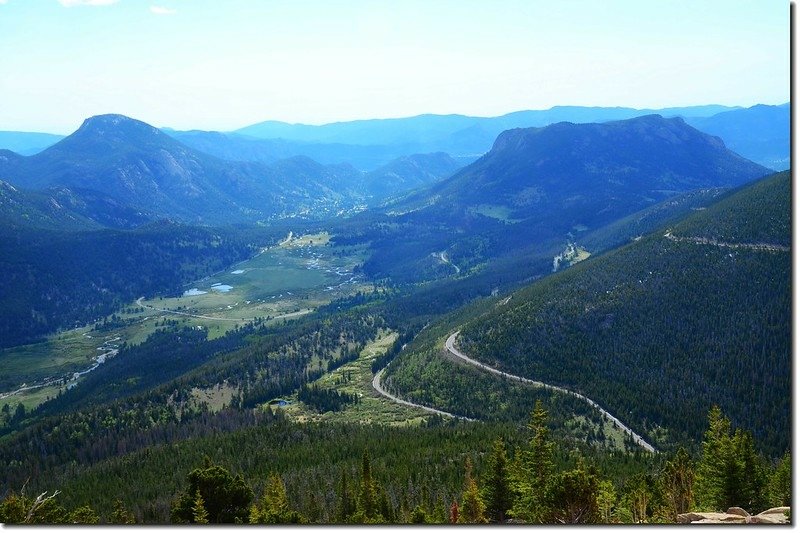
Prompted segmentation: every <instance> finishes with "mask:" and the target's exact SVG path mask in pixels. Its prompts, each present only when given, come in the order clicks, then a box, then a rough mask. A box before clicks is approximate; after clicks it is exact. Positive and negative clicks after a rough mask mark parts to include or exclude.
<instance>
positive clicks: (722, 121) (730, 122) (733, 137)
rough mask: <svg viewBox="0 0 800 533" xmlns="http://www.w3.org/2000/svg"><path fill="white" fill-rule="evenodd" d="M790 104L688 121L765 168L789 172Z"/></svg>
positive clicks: (734, 111) (752, 108) (741, 110)
mask: <svg viewBox="0 0 800 533" xmlns="http://www.w3.org/2000/svg"><path fill="white" fill-rule="evenodd" d="M790 118H791V108H790V107H789V104H783V105H779V106H773V105H755V106H753V107H749V108H747V109H736V110H732V111H726V112H723V113H718V114H716V115H713V116H710V117H693V118H688V119H687V120H686V121H687V122H688V123H689V124H691V125H692V126H694V127H695V128H697V129H699V130H701V131H704V132H706V133H709V134H711V135H716V136H718V137H721V138H723V139H724V140H725V144H726V146H728V148H730V149H731V150H733V151H734V152H736V153H738V154H741V155H743V156H744V157H746V158H748V159H751V160H753V161H755V162H757V163H759V164H761V165H764V166H765V167H769V168H772V169H775V170H785V169H787V168H789V163H790V162H789V147H790V146H789V145H790V138H789V134H790V130H791V125H790Z"/></svg>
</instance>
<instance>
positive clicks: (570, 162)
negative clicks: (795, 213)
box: [347, 115, 769, 279]
mask: <svg viewBox="0 0 800 533" xmlns="http://www.w3.org/2000/svg"><path fill="white" fill-rule="evenodd" d="M768 173H769V170H768V169H766V168H764V167H761V166H759V165H757V164H755V163H753V162H751V161H748V160H746V159H744V158H742V157H740V156H738V155H737V154H734V153H733V152H731V151H730V150H727V149H726V148H725V146H724V144H723V143H722V141H720V140H719V139H718V138H715V137H711V136H709V135H706V134H703V133H701V132H699V131H697V130H696V129H694V128H692V127H691V126H689V125H687V124H686V123H685V122H683V120H681V119H678V118H676V119H665V118H662V117H660V116H657V115H651V116H646V117H638V118H634V119H630V120H624V121H617V122H609V123H604V124H571V123H559V124H554V125H552V126H547V127H545V128H529V129H519V130H509V131H506V132H504V133H502V134H501V135H500V136H499V137H498V138H497V140H496V142H495V144H494V147H493V148H492V150H491V151H490V152H489V153H487V154H486V155H485V156H483V157H482V158H481V159H479V160H478V161H476V162H475V163H473V164H471V165H469V166H467V167H465V168H463V169H461V170H460V171H458V172H457V173H456V174H454V175H453V176H451V177H450V178H446V179H444V180H442V181H440V182H437V183H436V184H435V185H433V186H432V187H430V188H428V189H424V190H421V191H418V192H416V193H414V194H412V195H410V196H408V197H407V198H405V199H403V200H400V201H398V202H396V203H393V204H390V205H388V206H387V207H386V208H385V209H384V212H385V213H386V215H387V217H386V219H385V220H379V221H376V222H375V223H374V224H373V227H372V229H364V228H359V229H358V231H352V233H351V234H350V235H347V237H348V238H358V236H361V238H363V240H370V241H371V242H372V246H373V249H374V250H375V253H374V254H373V255H372V257H371V258H370V259H369V260H368V261H367V262H366V263H365V265H364V266H365V272H367V273H368V274H371V275H373V276H375V277H381V276H393V277H395V278H398V279H400V277H402V276H403V274H404V273H415V274H418V275H422V274H423V273H426V272H429V273H430V275H431V276H438V275H441V273H442V272H449V273H450V274H453V273H454V271H455V269H454V268H452V267H450V266H448V265H439V267H437V268H436V269H434V268H432V267H433V266H435V264H436V261H435V260H434V259H432V257H434V258H435V256H437V255H438V254H440V253H442V252H445V253H446V256H447V257H449V260H450V261H451V262H452V263H453V264H455V265H456V266H458V267H459V270H460V271H464V272H466V271H468V270H469V269H471V268H474V267H479V266H480V265H481V264H484V263H485V262H486V261H489V260H493V259H495V258H497V257H500V256H502V255H504V254H511V253H513V254H519V253H526V254H528V255H531V254H548V253H550V249H551V248H552V247H553V246H555V245H558V246H560V247H561V248H563V243H564V240H566V239H568V238H570V237H569V236H570V234H574V233H576V232H582V231H587V230H589V231H591V230H595V229H597V228H600V227H603V226H605V225H607V224H609V223H611V222H613V221H615V220H618V219H620V218H622V217H625V216H627V215H630V214H632V213H635V212H637V211H639V210H641V209H644V208H647V207H649V206H652V205H655V204H657V203H658V202H659V201H662V200H664V199H667V198H669V197H672V196H674V195H677V194H680V193H683V192H687V191H690V190H694V189H699V188H710V187H731V186H737V185H740V184H742V183H745V182H747V181H750V180H753V179H755V178H758V177H761V176H764V175H766V174H768ZM391 228H396V230H395V231H394V232H392V231H391ZM556 253H558V252H556ZM552 255H553V254H551V255H550V257H551V260H552ZM440 257H441V256H440ZM426 265H429V266H426ZM406 275H407V274H406Z"/></svg>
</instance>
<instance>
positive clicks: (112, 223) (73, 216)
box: [0, 181, 150, 230]
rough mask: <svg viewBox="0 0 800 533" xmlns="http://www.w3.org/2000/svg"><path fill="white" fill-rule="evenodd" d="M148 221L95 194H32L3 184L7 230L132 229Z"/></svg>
mask: <svg viewBox="0 0 800 533" xmlns="http://www.w3.org/2000/svg"><path fill="white" fill-rule="evenodd" d="M148 220H150V218H149V217H148V216H147V214H145V213H142V212H140V211H137V210H135V209H133V208H131V207H129V206H127V205H125V204H122V203H121V202H119V201H117V200H115V199H113V198H111V197H109V196H105V195H103V194H101V193H98V192H95V191H90V190H85V189H84V190H72V189H68V188H64V187H62V188H53V189H46V190H43V191H37V192H31V191H23V190H20V189H17V188H16V187H14V186H13V185H11V184H10V183H6V182H4V181H0V221H2V223H3V226H4V227H5V228H6V229H31V228H40V229H59V230H88V229H100V228H103V227H109V228H118V229H131V228H134V227H136V226H139V225H141V224H144V223H145V222H147V221H148Z"/></svg>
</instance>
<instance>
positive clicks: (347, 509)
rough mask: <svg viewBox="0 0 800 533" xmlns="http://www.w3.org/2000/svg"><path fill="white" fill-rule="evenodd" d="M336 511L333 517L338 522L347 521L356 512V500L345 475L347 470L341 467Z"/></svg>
mask: <svg viewBox="0 0 800 533" xmlns="http://www.w3.org/2000/svg"><path fill="white" fill-rule="evenodd" d="M337 492H338V494H337V495H336V496H337V503H336V513H335V515H334V519H335V521H336V522H337V523H339V524H344V523H347V522H348V521H349V520H350V517H351V516H352V515H353V513H355V512H356V501H355V498H354V496H353V493H352V491H351V490H350V481H349V479H348V476H347V470H346V469H345V468H344V467H343V468H342V476H341V478H340V479H339V489H338V491H337Z"/></svg>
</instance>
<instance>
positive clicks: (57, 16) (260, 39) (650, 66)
mask: <svg viewBox="0 0 800 533" xmlns="http://www.w3.org/2000/svg"><path fill="white" fill-rule="evenodd" d="M788 8H789V4H788V3H787V2H784V1H779V0H770V1H764V0H761V1H757V2H746V1H743V2H736V3H730V2H727V1H720V0H709V1H707V2H702V3H697V2H689V1H677V2H669V3H663V2H641V1H633V0H615V1H612V2H589V1H576V2H570V3H563V2H560V3H554V2H545V1H531V0H527V1H520V0H505V1H502V2H495V3H491V4H488V3H486V2H454V1H449V0H448V1H442V2H437V3H435V4H430V3H426V2H421V1H415V0H413V1H408V2H403V3H398V4H394V3H389V2H361V1H346V2H322V1H319V0H313V1H308V2H304V3H299V2H286V1H278V0H275V1H264V2H258V3H253V2H247V1H246V0H230V1H226V2H225V3H224V4H221V3H219V2H213V1H211V0H192V1H191V2H189V1H188V0H153V1H145V0H26V1H24V2H23V1H22V0H0V47H2V48H3V49H5V50H13V52H14V53H11V54H8V53H7V54H2V55H0V68H2V69H3V71H4V72H6V73H10V75H7V76H4V77H3V79H2V80H0V102H3V106H1V107H0V130H5V131H31V132H50V133H59V134H66V133H69V132H71V131H74V130H75V129H76V128H77V127H78V126H79V125H80V124H81V122H82V121H83V120H84V119H85V118H87V117H89V116H94V115H99V114H106V113H119V114H123V115H127V116H130V117H133V118H137V119H139V120H143V121H145V122H148V123H150V124H153V125H156V126H159V127H170V128H175V129H205V130H219V131H231V130H235V129H238V128H241V127H244V126H247V125H250V124H254V123H257V122H262V121H266V120H276V121H282V122H288V123H301V124H309V125H319V124H327V123H332V122H342V121H351V120H362V119H373V118H403V117H410V116H417V115H421V114H438V115H448V114H461V115H468V116H478V117H480V116H483V117H486V116H499V115H503V114H506V113H510V112H514V111H520V110H531V109H548V108H550V107H553V106H560V105H569V106H600V107H617V106H619V107H633V108H637V109H642V108H648V109H657V108H665V107H686V106H693V105H708V104H719V105H727V106H741V107H750V106H752V105H755V104H759V103H761V104H768V105H775V104H783V103H785V102H787V101H789V74H790V72H789V9H788Z"/></svg>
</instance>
